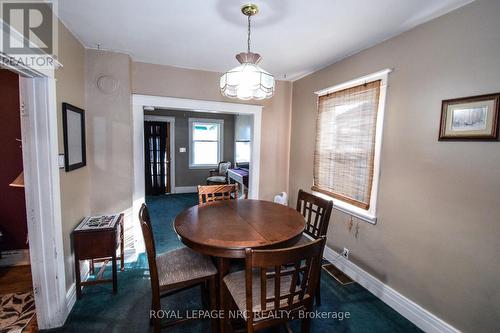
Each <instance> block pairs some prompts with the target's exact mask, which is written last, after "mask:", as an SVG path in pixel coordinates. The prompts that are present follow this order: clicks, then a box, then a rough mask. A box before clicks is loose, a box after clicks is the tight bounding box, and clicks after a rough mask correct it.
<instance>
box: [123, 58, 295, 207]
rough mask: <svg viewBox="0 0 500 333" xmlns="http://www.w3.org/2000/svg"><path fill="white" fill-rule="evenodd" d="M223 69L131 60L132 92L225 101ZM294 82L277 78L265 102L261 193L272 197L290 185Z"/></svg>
mask: <svg viewBox="0 0 500 333" xmlns="http://www.w3.org/2000/svg"><path fill="white" fill-rule="evenodd" d="M220 75H221V74H220V73H216V72H208V71H199V70H191V69H182V68H176V67H169V66H160V65H153V64H146V63H133V64H132V93H134V94H144V95H157V96H169V97H180V98H190V99H201V100H210V101H224V102H233V103H237V102H238V101H237V100H233V99H228V98H224V97H223V96H221V94H220V92H219V78H220ZM290 102H291V83H290V82H284V81H277V84H276V94H275V96H274V97H273V98H272V99H270V100H266V101H256V102H247V103H250V104H259V105H263V110H262V142H261V163H260V187H259V192H260V197H261V198H262V199H266V200H272V198H273V197H274V195H275V194H277V193H278V192H281V191H287V189H288V161H289V137H290V133H289V131H290V109H291V104H290Z"/></svg>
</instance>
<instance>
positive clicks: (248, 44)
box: [247, 15, 252, 53]
mask: <svg viewBox="0 0 500 333" xmlns="http://www.w3.org/2000/svg"><path fill="white" fill-rule="evenodd" d="M251 17H252V16H251V15H248V39H247V52H248V53H250V33H251V30H250V19H251Z"/></svg>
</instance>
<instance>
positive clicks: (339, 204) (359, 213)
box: [313, 69, 392, 224]
mask: <svg viewBox="0 0 500 333" xmlns="http://www.w3.org/2000/svg"><path fill="white" fill-rule="evenodd" d="M391 71H392V70H391V69H384V70H382V71H379V72H376V73H372V74H369V75H365V76H362V77H360V78H357V79H354V80H351V81H348V82H345V83H342V84H338V85H335V86H333V87H330V88H326V89H323V90H320V91H316V92H315V94H316V95H318V100H319V97H320V96H323V95H326V94H329V93H333V92H337V91H340V90H344V89H348V88H352V87H355V86H359V85H361V84H364V83H367V82H372V81H377V80H381V83H380V96H379V103H378V111H377V125H376V129H375V154H374V161H373V179H372V190H371V195H370V206H369V208H368V209H367V210H366V209H362V208H360V207H356V206H354V205H351V204H349V203H347V202H344V201H342V200H339V199H336V198H333V197H331V196H329V195H326V194H323V193H319V192H315V191H313V192H314V194H316V195H318V196H320V197H324V198H327V199H328V200H332V201H333V206H334V208H335V209H337V210H340V211H342V212H344V213H346V214H349V215H352V216H354V217H356V218H359V219H361V220H363V221H366V222H369V223H372V224H376V223H377V199H378V198H377V197H378V187H379V180H380V155H381V151H382V133H383V126H384V112H385V103H386V96H387V81H388V77H389V73H390V72H391Z"/></svg>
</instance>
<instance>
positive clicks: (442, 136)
mask: <svg viewBox="0 0 500 333" xmlns="http://www.w3.org/2000/svg"><path fill="white" fill-rule="evenodd" d="M499 106H500V93H497V94H488V95H480V96H471V97H463V98H455V99H448V100H444V101H443V102H442V107H441V125H440V129H439V140H458V141H460V140H461V141H469V140H470V141H481V140H485V141H487V140H490V141H493V140H497V138H498V113H499Z"/></svg>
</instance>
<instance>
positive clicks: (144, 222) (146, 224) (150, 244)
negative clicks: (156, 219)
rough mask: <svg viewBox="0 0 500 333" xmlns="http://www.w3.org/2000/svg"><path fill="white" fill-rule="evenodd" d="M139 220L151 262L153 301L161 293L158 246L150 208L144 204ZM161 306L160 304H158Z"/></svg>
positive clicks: (150, 274) (157, 298) (149, 262)
mask: <svg viewBox="0 0 500 333" xmlns="http://www.w3.org/2000/svg"><path fill="white" fill-rule="evenodd" d="M139 221H140V223H141V229H142V236H143V237H144V245H145V246H146V254H147V257H148V264H149V277H150V279H151V291H152V294H153V303H154V302H156V301H157V300H159V296H158V297H155V295H159V294H160V280H159V278H158V268H157V266H156V248H155V241H154V237H153V229H152V226H151V219H150V217H149V212H148V208H147V207H146V205H145V204H142V206H141V209H140V211H139ZM157 305H158V306H159V304H157Z"/></svg>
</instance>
